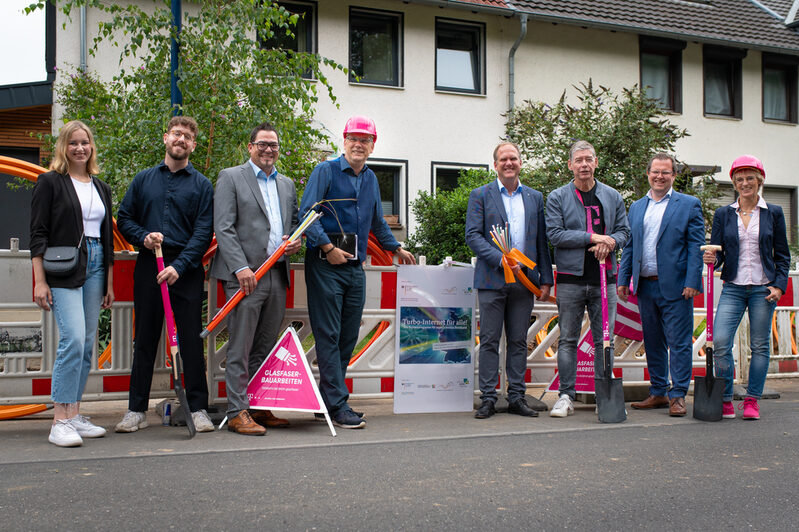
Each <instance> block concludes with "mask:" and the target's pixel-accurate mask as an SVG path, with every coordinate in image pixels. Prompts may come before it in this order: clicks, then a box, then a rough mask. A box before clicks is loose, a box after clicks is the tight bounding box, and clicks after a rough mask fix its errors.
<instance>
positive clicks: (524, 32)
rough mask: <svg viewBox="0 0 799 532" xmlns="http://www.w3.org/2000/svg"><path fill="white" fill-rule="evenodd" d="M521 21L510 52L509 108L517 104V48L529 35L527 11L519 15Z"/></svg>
mask: <svg viewBox="0 0 799 532" xmlns="http://www.w3.org/2000/svg"><path fill="white" fill-rule="evenodd" d="M519 22H520V23H521V30H520V31H519V37H518V38H517V39H516V42H515V43H513V46H511V47H510V52H509V53H508V109H510V110H512V109H513V107H514V106H515V102H514V99H515V97H516V85H515V83H516V81H515V80H516V50H518V49H519V45H520V44H522V41H523V40H524V38H525V37H526V36H527V13H522V14H521V15H519Z"/></svg>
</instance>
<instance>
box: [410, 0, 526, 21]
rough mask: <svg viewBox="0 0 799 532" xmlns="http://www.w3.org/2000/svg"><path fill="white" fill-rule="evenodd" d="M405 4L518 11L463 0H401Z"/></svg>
mask: <svg viewBox="0 0 799 532" xmlns="http://www.w3.org/2000/svg"><path fill="white" fill-rule="evenodd" d="M402 1H403V3H406V4H423V5H428V6H436V7H440V8H442V9H443V8H445V7H451V8H453V9H462V10H464V11H471V12H473V13H490V14H492V15H504V16H506V17H512V16H513V15H515V14H516V13H517V12H518V11H517V10H516V9H514V8H512V7H507V8H506V7H496V6H487V5H482V4H474V3H472V2H463V1H460V0H402Z"/></svg>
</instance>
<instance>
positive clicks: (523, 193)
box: [466, 142, 553, 419]
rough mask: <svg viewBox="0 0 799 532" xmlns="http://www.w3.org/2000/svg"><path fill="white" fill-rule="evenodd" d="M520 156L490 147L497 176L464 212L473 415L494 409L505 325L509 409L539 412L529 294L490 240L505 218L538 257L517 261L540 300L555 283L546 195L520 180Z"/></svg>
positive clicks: (517, 242) (505, 147)
mask: <svg viewBox="0 0 799 532" xmlns="http://www.w3.org/2000/svg"><path fill="white" fill-rule="evenodd" d="M521 168H522V162H521V155H520V152H519V148H518V147H517V146H516V145H515V144H513V143H511V142H503V143H501V144H500V145H499V146H497V147H496V148H495V149H494V169H496V171H497V180H496V181H492V182H491V183H489V184H487V185H483V186H482V187H478V188H476V189H474V190H472V192H471V194H470V195H469V207H468V210H467V213H466V243H467V244H468V245H469V247H470V248H471V249H472V251H473V252H474V253H475V254H476V255H477V265H476V266H475V270H474V287H475V288H476V289H477V299H478V302H479V305H480V359H479V361H480V364H479V371H480V375H479V377H480V392H481V395H480V399H481V401H482V404H481V405H480V407H479V408H478V409H477V412H476V413H475V415H474V417H476V418H478V419H485V418H488V417H491V416H492V415H494V412H495V410H494V403H496V401H497V390H496V385H497V379H498V376H499V340H500V337H501V336H502V328H503V325H504V327H505V335H506V337H507V347H508V349H507V358H506V362H505V367H506V371H507V375H508V412H509V413H511V414H517V415H520V416H528V417H536V416H537V415H538V412H536V411H535V410H533V409H532V408H530V407H529V406H528V405H527V402H526V400H525V398H524V395H525V391H526V388H525V384H524V374H525V371H526V369H527V329H528V328H529V326H530V314H531V313H532V310H533V294H532V293H531V292H530V291H529V290H528V289H527V288H525V287H524V286H523V285H522V284H521V283H520V282H518V281H517V282H515V283H507V284H506V283H505V276H504V273H503V255H502V252H501V251H500V249H499V248H498V247H497V246H496V244H494V243H493V242H492V240H491V234H490V232H491V228H492V227H493V226H494V225H499V226H502V227H505V224H506V223H507V224H508V235H509V239H510V241H511V242H510V243H509V245H510V246H511V247H513V248H516V249H518V250H519V251H521V252H522V253H524V254H525V255H526V256H527V257H528V258H529V259H530V260H532V261H533V262H535V263H536V267H535V268H534V269H533V270H530V269H529V268H525V267H523V266H521V265H520V264H517V265H515V266H513V270H514V272H515V273H523V274H524V275H527V277H528V278H529V279H530V280H531V281H532V282H533V283H534V284H535V285H537V286H540V288H541V296H540V297H539V299H540V300H542V301H543V300H546V299H547V298H548V297H549V290H550V288H552V285H553V276H552V261H551V259H550V258H549V249H548V247H547V238H546V232H547V231H546V224H545V222H544V197H543V196H542V194H541V193H540V192H539V191H537V190H534V189H532V188H530V187H527V186H524V185H522V184H521V183H520V182H519V173H520V172H521Z"/></svg>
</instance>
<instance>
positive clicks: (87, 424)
mask: <svg viewBox="0 0 799 532" xmlns="http://www.w3.org/2000/svg"><path fill="white" fill-rule="evenodd" d="M69 422H70V423H72V426H73V427H74V428H75V431H76V432H77V433H78V434H79V435H80V436H82V437H84V438H102V437H103V436H105V432H106V430H105V429H104V428H103V427H98V426H97V425H95V424H94V423H92V422H91V421H89V418H87V417H86V416H82V415H80V414H78V415H76V416H75V417H73V418H72V419H70V420H69Z"/></svg>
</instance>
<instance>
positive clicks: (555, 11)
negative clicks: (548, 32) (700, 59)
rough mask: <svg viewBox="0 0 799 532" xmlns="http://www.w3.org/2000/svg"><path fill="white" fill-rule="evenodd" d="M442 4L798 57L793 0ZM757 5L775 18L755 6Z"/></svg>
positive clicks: (467, 0)
mask: <svg viewBox="0 0 799 532" xmlns="http://www.w3.org/2000/svg"><path fill="white" fill-rule="evenodd" d="M442 3H446V4H449V5H455V4H478V5H481V6H483V7H484V8H485V7H487V8H489V9H490V8H492V7H495V8H498V9H503V10H506V9H507V8H512V9H515V10H516V11H517V12H519V13H527V14H528V15H530V16H531V18H532V19H533V20H546V21H551V22H558V23H561V24H573V25H578V26H592V27H600V28H607V29H614V30H619V31H630V32H635V33H643V34H648V35H660V36H664V37H672V38H677V39H685V38H689V39H694V40H698V41H701V42H709V43H715V44H726V45H729V46H739V47H744V48H756V49H761V50H771V51H781V52H784V53H790V54H795V55H799V33H797V30H796V29H793V28H789V27H787V26H786V25H785V17H786V16H787V15H788V13H789V11H790V10H791V6H792V5H793V0H693V1H692V0H455V1H453V0H450V1H448V2H442ZM758 3H759V4H762V5H763V6H764V7H765V8H767V9H768V10H769V11H772V12H773V13H775V14H776V15H778V16H779V17H780V18H777V17H775V16H773V15H772V14H769V13H768V12H767V11H766V10H764V9H761V8H760V7H758V6H757V5H756V4H758ZM796 18H798V19H799V17H796ZM789 22H792V21H789Z"/></svg>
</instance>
